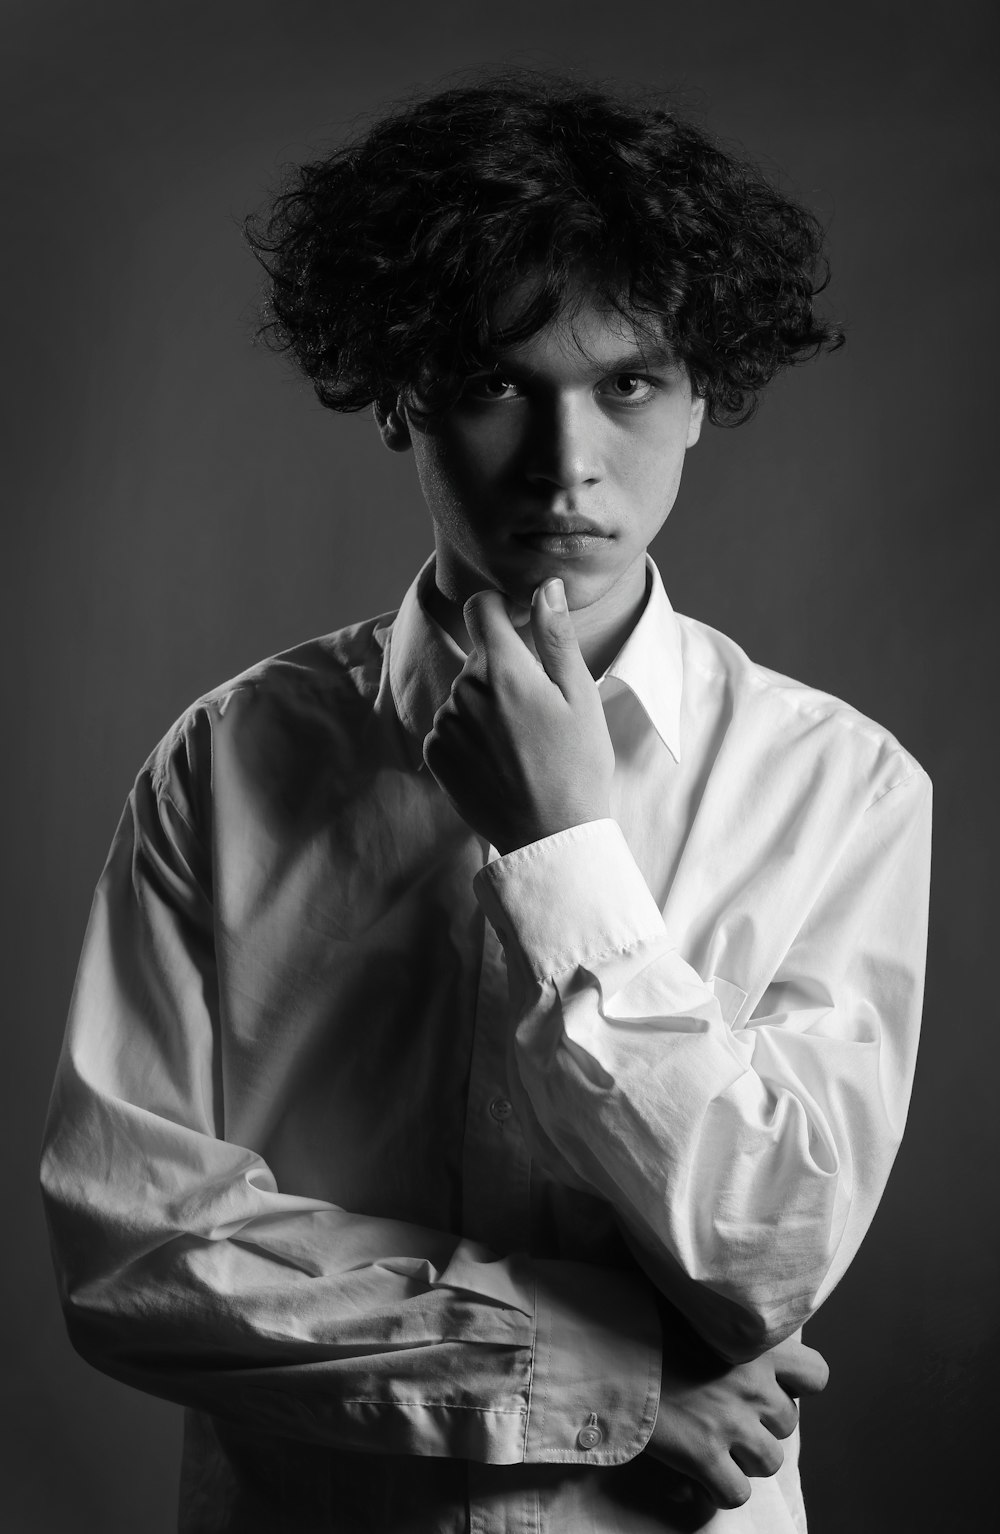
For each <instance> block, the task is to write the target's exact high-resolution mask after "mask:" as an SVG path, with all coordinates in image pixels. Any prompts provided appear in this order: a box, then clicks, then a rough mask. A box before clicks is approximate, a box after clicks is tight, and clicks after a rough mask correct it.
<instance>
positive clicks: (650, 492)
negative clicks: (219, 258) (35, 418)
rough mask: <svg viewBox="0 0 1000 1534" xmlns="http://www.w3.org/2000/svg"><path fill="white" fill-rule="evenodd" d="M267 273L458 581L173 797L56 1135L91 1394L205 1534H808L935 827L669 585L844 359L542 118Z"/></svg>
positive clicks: (336, 397)
mask: <svg viewBox="0 0 1000 1534" xmlns="http://www.w3.org/2000/svg"><path fill="white" fill-rule="evenodd" d="M253 240H254V243H255V246H256V248H257V249H258V251H259V252H261V253H262V255H263V257H264V259H265V261H266V263H267V265H268V269H269V271H270V273H271V279H272V281H271V303H272V320H273V325H274V327H275V337H276V340H277V341H278V343H279V344H281V345H284V346H287V347H290V348H291V349H292V350H293V352H294V354H295V356H296V357H297V359H298V361H299V362H300V364H301V365H302V367H303V368H304V369H305V371H306V373H307V375H308V376H309V377H311V378H312V380H313V382H314V384H315V387H316V390H317V393H318V394H319V397H320V399H321V400H322V401H323V403H324V404H327V405H329V406H330V407H332V408H335V409H358V408H361V407H363V406H368V405H373V407H374V411H375V415H376V419H377V421H378V425H379V429H380V431H381V433H382V436H383V439H384V441H385V442H386V444H387V446H388V447H390V448H391V449H393V450H395V451H404V450H412V452H413V453H414V457H415V462H416V469H417V473H418V475H419V479H420V484H421V488H422V491H423V494H424V498H425V500H426V502H427V506H428V510H429V512H430V516H431V522H432V527H433V535H434V554H433V556H432V557H431V558H429V559H428V560H427V562H426V563H425V565H424V566H423V568H422V569H421V571H420V572H419V573H418V575H417V577H416V579H415V580H414V582H413V584H412V585H411V587H410V589H409V590H408V592H407V593H406V595H405V597H404V598H403V601H402V604H401V606H400V608H399V610H398V612H397V613H390V614H386V615H383V616H381V617H378V618H375V619H371V620H369V621H367V622H364V623H360V624H356V625H354V626H352V627H350V628H347V629H341V630H339V631H337V632H335V633H333V634H331V635H329V636H327V637H326V638H324V639H321V640H318V641H315V642H313V643H309V644H305V645H303V646H301V647H299V648H298V649H296V650H293V651H291V652H289V653H288V654H286V655H283V656H278V657H276V658H273V659H271V660H268V661H265V662H263V663H262V664H260V665H258V666H256V667H254V668H252V669H251V670H249V671H247V672H245V673H244V674H243V675H242V676H240V677H237V678H236V679H235V680H234V681H233V682H230V683H228V684H227V685H225V686H224V687H222V688H220V689H218V690H217V691H215V692H213V693H211V694H209V695H208V696H206V697H205V698H203V699H201V700H200V701H199V702H198V703H196V704H195V705H194V706H193V707H192V708H191V709H190V710H188V711H187V712H186V713H185V715H184V716H183V717H182V718H181V720H179V721H178V723H177V725H175V727H174V728H173V729H172V730H171V731H170V732H169V733H168V735H167V736H166V738H165V739H164V741H163V742H162V743H161V744H160V746H159V747H158V748H157V750H156V751H155V752H154V753H153V755H152V756H151V758H150V759H149V761H148V763H147V764H146V766H145V768H144V769H143V771H142V772H141V773H140V775H139V778H138V780H137V782H136V785H135V788H134V790H133V793H132V795H131V797H130V800H129V804H128V807H127V809H126V813H125V816H124V818H123V821H122V824H121V827H120V829H119V832H118V835H117V837H116V840H115V843H114V845H113V848H112V852H111V856H110V858H109V862H108V865H107V868H106V870H105V873H104V876H103V878H102V881H101V884H100V886H99V889H98V893H97V897H96V900H95V906H94V911H93V915H92V919H91V925H90V928H89V931H88V936H87V941H86V945H85V948H84V953H83V958H82V961H81V967H80V974H79V978H78V983H77V988H76V992H75V995H74V1002H73V1008H72V1014H71V1018H70V1023H69V1028H68V1032H67V1041H66V1047H65V1049H64V1052H63V1057H62V1060H61V1063H60V1067H59V1074H58V1079H57V1083H56V1089H55V1093H54V1097H53V1104H52V1111H51V1115H50V1121H49V1129H48V1134H47V1145H46V1152H45V1163H44V1171H43V1179H44V1184H45V1190H46V1197H47V1201H48V1210H49V1216H50V1221H51V1226H52V1232H53V1240H54V1246H55V1252H56V1260H57V1266H58V1270H59V1276H60V1283H61V1286H62V1292H63V1294H64V1297H65V1305H66V1314H67V1321H68V1324H69V1327H70V1331H71V1335H72V1337H73V1340H74V1343H75V1345H76V1346H77V1347H78V1348H79V1350H80V1351H81V1352H82V1353H83V1355H84V1356H85V1357H87V1358H89V1359H91V1360H92V1361H93V1362H94V1363H95V1364H97V1366H98V1367H100V1368H102V1369H104V1370H106V1371H107V1372H109V1373H111V1374H113V1375H115V1376H116V1377H118V1378H120V1379H122V1380H125V1381H127V1382H128V1383H131V1384H134V1385H137V1386H139V1387H140V1388H142V1389H146V1390H150V1391H153V1392H154V1393H157V1394H160V1395H163V1396H166V1397H167V1398H169V1399H172V1400H176V1401H179V1402H182V1403H183V1404H184V1405H185V1406H186V1407H187V1408H188V1411H187V1417H186V1437H185V1457H184V1469H183V1481H182V1499H181V1504H182V1505H181V1527H182V1528H183V1529H185V1530H197V1531H199V1534H204V1531H209V1530H213V1531H214V1530H223V1529H225V1530H240V1531H247V1530H268V1531H271V1530H278V1529H288V1530H295V1531H299V1530H321V1529H323V1530H326V1529H335V1530H348V1531H354V1530H380V1531H381V1530H388V1531H397V1530H408V1531H409V1530H413V1531H417V1530H420V1531H423V1530H428V1531H430V1530H433V1531H444V1530H447V1531H452V1530H456V1531H457V1530H467V1529H468V1530H477V1531H484V1534H492V1531H494V1530H497V1531H500V1530H502V1531H513V1530H528V1529H530V1530H542V1529H544V1530H548V1531H566V1534H576V1531H581V1530H595V1531H597V1530H601V1531H616V1534H618V1531H621V1534H633V1531H640V1530H642V1531H646V1530H654V1529H655V1530H676V1529H689V1528H712V1529H718V1530H723V1531H724V1530H726V1529H729V1530H733V1531H737V1530H754V1531H758V1534H761V1531H767V1534H782V1531H786V1530H794V1529H799V1530H801V1529H803V1528H804V1527H805V1518H804V1512H803V1508H802V1502H801V1494H800V1490H799V1482H798V1475H797V1468H796V1460H797V1426H796V1418H797V1411H796V1406H795V1398H796V1397H797V1396H799V1395H802V1394H808V1393H810V1392H814V1391H816V1390H819V1389H822V1388H823V1385H824V1383H825V1378H826V1366H825V1363H824V1361H823V1360H822V1359H821V1358H820V1357H819V1355H818V1354H816V1353H814V1352H813V1351H812V1350H811V1349H809V1348H806V1347H804V1346H803V1345H802V1343H801V1341H800V1340H799V1338H798V1330H799V1328H800V1327H801V1326H802V1324H803V1322H805V1321H806V1320H807V1319H808V1318H809V1317H810V1316H811V1315H812V1314H813V1313H814V1312H815V1311H816V1309H817V1307H818V1306H819V1305H820V1304H821V1303H822V1301H823V1300H824V1299H825V1297H826V1296H827V1294H829V1292H830V1290H831V1289H832V1287H833V1286H834V1284H835V1283H836V1282H837V1280H838V1279H839V1277H840V1276H841V1275H842V1273H843V1272H844V1270H845V1268H846V1266H847V1265H848V1263H849V1262H850V1260H851V1258H852V1256H853V1255H854V1253H855V1251H856V1250H857V1247H858V1245H859V1243H860V1241H861V1239H862V1238H863V1236H864V1234H865V1231H866V1229H867V1227H868V1224H869V1222H870V1219H871V1217H872V1214H873V1212H874V1210H875V1207H876V1205H877V1202H878V1199H879V1197H880V1195H881V1192H882V1189H883V1187H884V1185H885V1180H886V1177H887V1176H888V1173H889V1170H890V1166H891V1163H892V1159H893V1155H894V1153H895V1149H896V1147H897V1145H898V1143H899V1138H900V1135H901V1133H902V1128H903V1122H904V1118H905V1112H906V1106H907V1101H908V1095H909V1088H910V1082H911V1079H912V1070H913V1062H914V1053H915V1048H916V1039H917V1028H918V1020H919V1011H920V1002H921V975H922V963H923V946H924V935H925V921H926V895H927V863H928V838H929V829H928V828H929V803H930V796H929V785H928V782H927V779H926V776H925V775H924V773H923V772H922V770H921V769H920V767H919V766H918V765H917V764H916V763H915V762H914V761H913V759H912V758H911V757H910V756H909V755H908V754H907V753H906V752H905V751H904V750H903V749H902V748H901V747H900V746H899V745H898V743H897V742H896V741H894V740H893V739H892V737H891V736H889V735H888V734H887V733H886V732H885V731H884V730H882V729H880V728H879V727H878V726H877V725H875V724H873V723H872V722H871V721H869V720H866V719H864V718H862V717H861V716H860V715H858V714H857V713H855V712H854V711H853V710H852V709H850V708H849V707H848V706H847V705H846V704H843V703H841V702H839V701H837V700H836V699H833V698H830V697H828V696H826V695H824V694H821V693H818V692H816V691H814V690H813V689H811V688H808V687H805V686H802V685H800V684H798V683H795V682H791V681H789V680H788V679H787V678H784V677H780V676H777V675H775V674H774V673H772V672H769V671H766V670H764V669H763V668H761V667H759V666H757V665H754V664H753V663H752V662H751V661H750V660H749V659H748V658H747V657H746V656H745V655H744V654H743V652H742V651H741V650H740V649H739V648H738V647H737V646H736V645H735V644H734V643H733V642H732V641H731V640H728V639H726V638H725V637H723V636H722V635H720V634H718V633H715V632H713V631H712V630H710V629H708V628H706V627H705V626H704V625H702V624H700V623H698V622H695V621H693V620H690V619H686V618H679V617H677V616H676V615H675V614H674V613H673V611H672V610H671V608H670V605H669V603H668V601H667V597H666V594H665V592H664V589H663V585H662V582H661V579H660V575H659V572H658V570H657V568H656V566H655V564H654V563H653V562H652V560H651V559H650V557H649V556H648V554H647V547H648V544H649V543H650V541H651V539H652V538H653V536H654V535H655V534H656V532H657V531H658V530H659V528H660V527H661V526H662V524H663V522H664V520H665V518H666V516H667V514H668V513H669V511H670V508H671V506H672V504H673V501H674V498H675V496H676V493H677V490H678V485H679V481H680V475H681V468H682V465H683V460H684V455H685V453H686V451H687V449H688V448H689V447H691V446H693V445H694V443H695V442H696V441H697V440H698V436H699V433H700V430H701V426H702V423H703V420H704V418H705V416H706V415H707V416H709V417H710V418H711V419H712V420H714V421H716V422H722V421H726V420H729V421H738V420H741V419H744V418H745V417H746V416H747V415H748V414H749V412H750V410H751V409H752V406H753V402H754V399H755V396H756V393H757V391H758V390H759V389H760V388H761V387H763V386H764V385H765V384H766V383H767V382H768V380H769V379H770V378H771V377H772V376H773V374H774V372H775V371H776V370H777V369H778V368H779V367H782V366H785V365H788V364H791V363H793V362H796V361H799V360H802V359H803V358H804V357H806V356H809V355H812V354H813V353H815V352H816V351H817V350H818V349H820V348H822V347H823V346H830V345H833V344H836V343H837V341H838V340H839V335H838V333H837V332H836V331H835V330H834V329H833V328H832V327H830V326H829V325H827V324H825V323H824V322H823V321H822V320H821V319H819V318H818V317H817V316H816V314H815V312H814V309H813V300H814V295H815V290H816V283H815V279H814V272H815V270H816V267H817V262H818V260H819V253H820V236H819V231H818V228H817V226H816V224H815V222H814V221H813V220H812V219H811V217H810V216H809V215H808V214H807V213H805V212H804V211H803V210H802V209H800V208H798V207H796V206H795V205H794V204H792V203H789V202H788V201H786V200H785V199H784V198H782V197H781V196H780V195H779V194H778V193H777V192H776V191H775V190H774V189H773V188H771V187H769V186H767V185H766V184H765V183H764V182H762V181H761V180H760V178H759V177H758V175H757V174H756V173H755V172H754V171H752V170H751V169H749V168H748V167H745V166H742V165H740V164H739V163H737V162H736V161H734V160H733V159H732V158H730V157H728V156H726V155H724V154H723V153H721V151H719V150H718V149H717V148H715V147H714V146H713V145H712V144H711V143H710V142H709V141H708V140H707V139H706V138H705V137H704V136H703V135H701V134H700V133H699V132H697V131H695V130H694V129H692V128H691V127H689V126H687V125H685V124H683V123H680V122H678V121H677V120H676V119H675V118H673V117H672V116H671V115H670V114H668V113H665V112H663V111H661V110H659V109H656V108H651V107H648V106H645V105H635V104H633V103H630V102H627V101H624V100H622V101H619V100H614V99H612V98H609V97H608V96H606V95H603V94H601V93H600V92H597V91H593V90H588V89H581V88H579V87H576V86H574V85H572V84H567V83H564V82H560V81H558V80H551V79H548V78H546V77H526V78H517V79H514V80H509V79H494V80H489V81H486V82H485V83H484V84H482V85H479V86H474V87H470V88H463V89H457V90H453V91H449V92H445V93H443V94H441V95H438V96H435V97H432V98H430V99H428V100H426V101H424V102H418V103H417V104H416V105H414V106H412V107H410V108H408V109H406V110H403V111H401V112H398V113H396V114H394V115H393V116H392V117H389V118H387V119H385V120H384V121H382V122H380V123H378V124H377V125H376V126H375V128H374V129H373V130H372V131H371V132H370V134H368V135H367V137H366V138H364V139H363V140H361V141H360V142H359V143H357V144H353V145H349V146H348V147H347V148H345V149H343V150H341V151H338V152H337V153H336V154H334V155H332V156H330V157H329V158H328V159H327V160H324V161H322V162H319V163H317V164H314V165H309V166H305V167H303V168H302V169H301V171H300V172H299V174H298V177H297V179H296V181H295V183H294V185H293V186H292V187H291V188H290V189H289V190H288V191H287V192H286V193H285V194H284V195H283V196H282V197H281V198H280V199H279V200H278V202H277V203H276V205H275V209H274V210H273V214H272V217H271V219H270V222H269V224H268V226H267V228H266V229H265V230H263V231H262V230H259V229H258V230H256V231H255V232H254V233H253ZM379 532H381V529H379Z"/></svg>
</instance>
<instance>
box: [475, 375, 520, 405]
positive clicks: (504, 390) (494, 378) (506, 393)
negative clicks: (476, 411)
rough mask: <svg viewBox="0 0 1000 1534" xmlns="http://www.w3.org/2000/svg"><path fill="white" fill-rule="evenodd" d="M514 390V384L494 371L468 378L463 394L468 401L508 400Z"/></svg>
mask: <svg viewBox="0 0 1000 1534" xmlns="http://www.w3.org/2000/svg"><path fill="white" fill-rule="evenodd" d="M516 388H517V385H516V384H514V383H511V381H510V379H509V378H505V377H504V375H503V374H502V373H501V372H500V371H499V370H498V369H494V370H493V372H492V373H477V374H475V375H474V377H472V378H470V379H469V380H468V381H467V383H466V385H465V394H466V396H467V398H469V399H480V400H501V399H509V398H510V395H511V392H512V391H513V390H514V389H516Z"/></svg>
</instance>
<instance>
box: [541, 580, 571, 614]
mask: <svg viewBox="0 0 1000 1534" xmlns="http://www.w3.org/2000/svg"><path fill="white" fill-rule="evenodd" d="M542 595H543V596H544V598H545V605H546V607H547V608H548V609H549V611H550V612H554V613H564V612H565V611H566V591H565V589H564V587H563V583H562V581H561V580H559V578H558V576H557V577H555V578H553V579H552V580H551V581H546V582H545V585H544V586H543V587H542Z"/></svg>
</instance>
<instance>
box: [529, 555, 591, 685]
mask: <svg viewBox="0 0 1000 1534" xmlns="http://www.w3.org/2000/svg"><path fill="white" fill-rule="evenodd" d="M531 634H532V638H533V639H534V641H535V649H536V650H537V651H538V659H539V660H540V661H541V663H542V665H543V666H544V668H545V672H546V675H547V676H548V677H549V678H550V680H551V681H553V682H555V684H556V686H557V687H558V688H559V690H560V691H561V692H562V693H563V694H564V695H566V696H568V695H569V693H571V692H572V691H573V689H574V687H575V686H576V685H577V684H578V683H579V682H580V681H581V680H582V678H583V676H584V675H585V676H586V678H587V680H588V682H589V681H593V678H592V677H591V675H590V672H589V670H588V669H587V663H586V661H585V660H584V658H583V655H582V653H581V651H580V641H579V640H578V639H577V637H576V629H575V628H574V627H573V620H572V618H571V617H570V615H569V609H568V607H567V605H566V591H565V588H564V586H563V583H562V581H561V580H560V579H559V578H558V576H553V577H552V578H551V579H550V580H547V581H544V582H543V583H542V585H540V586H536V587H535V591H534V595H533V596H532V598H531Z"/></svg>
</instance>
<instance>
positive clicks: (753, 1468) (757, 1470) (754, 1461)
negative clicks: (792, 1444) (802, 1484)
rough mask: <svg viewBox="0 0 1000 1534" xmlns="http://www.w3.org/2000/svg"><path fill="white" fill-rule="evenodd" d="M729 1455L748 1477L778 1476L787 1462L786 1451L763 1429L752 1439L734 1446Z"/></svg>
mask: <svg viewBox="0 0 1000 1534" xmlns="http://www.w3.org/2000/svg"><path fill="white" fill-rule="evenodd" d="M729 1453H730V1455H731V1456H732V1458H733V1459H734V1460H735V1462H736V1464H737V1465H739V1467H740V1469H741V1470H742V1471H743V1472H744V1473H745V1474H746V1475H755V1476H764V1477H767V1476H771V1475H776V1474H777V1472H778V1471H779V1470H780V1469H781V1467H782V1465H783V1464H784V1462H785V1451H784V1449H783V1448H782V1447H781V1445H780V1443H779V1442H778V1440H777V1439H776V1438H775V1437H774V1435H773V1434H772V1433H769V1432H768V1431H767V1429H766V1428H763V1427H762V1428H761V1429H760V1431H759V1433H757V1434H755V1435H754V1436H753V1437H752V1438H747V1439H746V1440H745V1441H744V1442H743V1443H736V1444H733V1446H732V1448H731V1449H730V1451H729Z"/></svg>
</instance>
